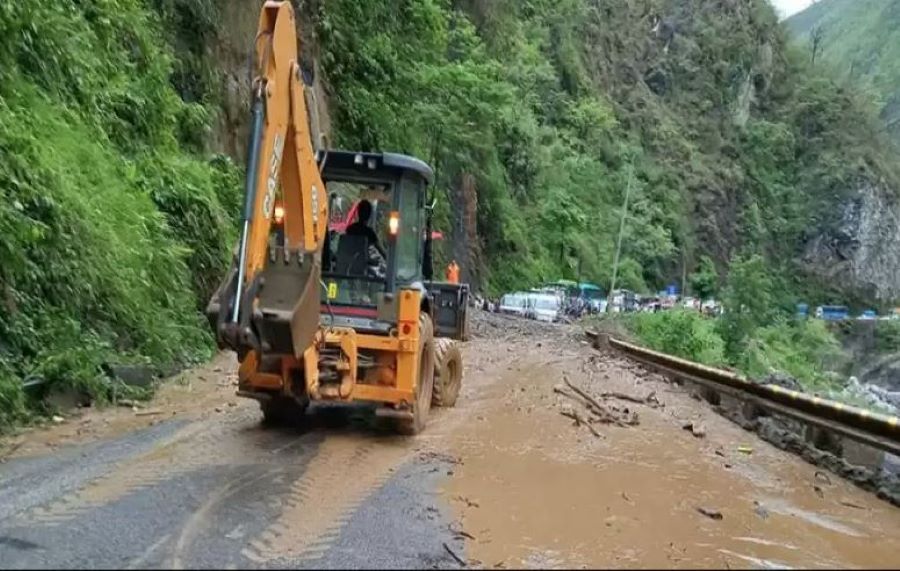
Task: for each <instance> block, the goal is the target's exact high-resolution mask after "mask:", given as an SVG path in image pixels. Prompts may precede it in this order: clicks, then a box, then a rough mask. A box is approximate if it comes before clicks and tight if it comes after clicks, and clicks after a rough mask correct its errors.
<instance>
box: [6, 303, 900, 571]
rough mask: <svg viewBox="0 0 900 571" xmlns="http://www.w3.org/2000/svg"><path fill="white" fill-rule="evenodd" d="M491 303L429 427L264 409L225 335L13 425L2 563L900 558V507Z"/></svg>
mask: <svg viewBox="0 0 900 571" xmlns="http://www.w3.org/2000/svg"><path fill="white" fill-rule="evenodd" d="M477 324H478V326H477V327H476V337H475V338H474V339H473V340H472V341H470V342H468V343H466V344H465V349H464V359H465V367H466V369H465V376H464V388H463V393H462V395H461V396H460V400H459V403H458V405H457V407H456V408H455V409H450V410H437V411H434V410H433V411H432V417H431V420H430V423H429V427H428V429H427V430H426V432H425V433H424V434H422V435H420V436H419V437H416V438H403V437H399V436H394V435H392V434H390V433H387V432H384V431H382V430H380V429H379V428H378V427H377V426H375V425H374V423H373V422H372V420H371V412H370V411H369V410H368V409H365V408H354V409H350V410H348V409H333V408H327V407H318V408H314V409H313V411H312V412H311V414H310V418H309V419H308V420H309V422H308V423H307V426H305V427H304V428H303V429H301V430H299V431H296V430H295V431H282V430H265V429H263V428H262V427H261V426H260V422H259V421H260V413H259V411H258V408H257V406H256V404H255V403H253V402H250V401H244V400H240V399H237V398H236V397H235V396H234V379H235V373H234V361H233V357H230V356H228V355H221V356H219V357H218V358H217V359H216V360H215V361H214V362H213V363H211V364H209V365H208V366H205V367H202V368H199V369H196V370H193V371H190V372H187V373H185V374H183V375H181V376H180V377H179V378H178V379H174V380H172V381H169V382H168V383H166V385H165V386H164V387H163V388H162V389H161V390H160V392H159V394H158V396H157V397H156V398H155V399H154V401H153V402H152V403H150V404H148V405H147V408H145V409H141V410H137V411H133V410H131V409H121V408H119V409H109V410H101V411H88V412H86V413H84V414H81V415H76V414H72V415H70V416H69V418H67V419H66V420H65V421H64V422H63V423H61V424H59V425H57V426H52V427H50V428H48V429H44V430H39V431H31V432H28V433H26V434H24V435H21V436H19V437H16V438H14V439H11V440H8V441H7V442H5V443H2V444H0V451H2V450H4V449H5V450H6V452H5V453H4V452H0V454H5V456H4V457H2V463H0V567H4V568H79V567H96V568H158V567H166V568H197V567H216V568H225V569H228V568H263V567H265V568H270V567H274V568H296V567H301V568H304V567H309V568H322V567H325V568H372V567H375V568H388V567H414V568H459V567H460V566H461V562H462V563H465V564H466V565H467V566H471V567H485V568H502V567H569V568H571V567H579V566H590V567H662V566H664V567H725V566H728V567H742V568H760V567H795V566H799V567H859V566H864V567H897V566H900V510H898V509H897V508H894V507H892V506H890V505H889V504H887V503H884V502H881V501H880V500H878V499H877V498H875V497H874V496H873V495H871V494H869V493H866V492H864V491H861V490H859V489H857V488H855V487H854V486H852V485H851V484H849V483H847V482H844V481H842V480H841V479H839V478H838V477H837V476H834V475H829V476H823V475H822V474H821V473H819V474H817V473H816V469H815V468H814V467H813V466H811V465H808V464H806V463H804V462H803V461H802V460H800V459H798V458H796V457H794V456H791V455H789V454H787V453H785V452H782V451H780V450H777V449H775V448H773V447H772V446H770V445H768V444H766V443H764V442H762V441H760V440H758V439H756V438H755V437H754V436H753V435H752V434H750V433H748V432H744V431H743V430H741V429H740V428H738V427H737V426H735V425H732V424H731V423H729V422H728V421H727V420H725V419H723V418H721V417H719V416H717V415H716V414H715V413H714V412H713V411H712V410H711V409H710V408H709V406H708V405H706V404H705V403H701V402H697V401H695V400H693V399H691V398H690V396H689V395H688V394H687V393H685V392H684V390H683V389H681V388H679V387H677V386H675V385H671V384H669V383H667V382H666V381H665V380H664V379H662V378H660V377H658V376H657V375H654V374H650V373H647V372H646V371H644V370H642V369H641V368H640V367H637V366H635V365H633V364H631V363H628V362H625V361H622V360H621V359H619V358H617V357H614V356H610V355H606V354H600V353H598V352H596V351H594V350H592V349H591V348H590V347H588V346H586V345H585V344H583V343H582V342H581V340H580V338H579V335H578V332H577V331H576V330H575V329H574V328H569V327H566V326H547V325H538V324H536V323H532V322H524V321H519V320H515V319H512V318H504V317H499V316H494V315H485V314H480V313H479V314H478V315H477ZM563 379H568V380H569V381H570V383H571V384H572V386H575V387H578V388H580V389H581V390H584V391H585V392H586V393H587V394H589V395H591V396H593V397H594V398H596V399H602V403H601V406H603V407H604V409H605V410H608V411H609V412H610V414H611V415H612V416H611V418H612V419H613V422H612V423H593V424H590V425H585V424H584V422H581V421H584V420H585V419H586V418H587V417H589V416H590V415H589V414H588V413H587V412H586V409H584V408H581V407H582V406H583V404H582V403H579V401H578V399H577V398H573V397H572V393H571V390H570V389H569V388H568V387H566V386H565V385H563V384H562V383H563V382H564V381H563ZM612 392H616V393H620V394H627V395H631V396H635V397H638V398H639V399H640V398H644V397H646V396H648V395H650V394H651V393H654V394H655V398H654V399H651V400H650V401H648V403H646V404H640V403H634V402H629V401H625V400H621V399H618V398H617V397H614V396H607V397H603V396H602V395H603V394H604V393H612ZM579 411H581V412H579ZM573 417H574V418H575V419H580V420H573ZM686 424H691V425H692V426H693V427H695V428H694V429H693V430H684V429H683V427H684V426H685V425H686ZM595 433H596V434H595ZM748 447H749V450H752V453H751V454H747V453H746V451H747V450H748ZM739 449H742V450H744V452H741V451H739Z"/></svg>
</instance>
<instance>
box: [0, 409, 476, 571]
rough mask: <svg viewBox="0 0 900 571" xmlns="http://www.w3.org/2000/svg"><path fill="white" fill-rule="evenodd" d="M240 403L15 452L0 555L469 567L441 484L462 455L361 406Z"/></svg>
mask: <svg viewBox="0 0 900 571" xmlns="http://www.w3.org/2000/svg"><path fill="white" fill-rule="evenodd" d="M234 412H235V414H232V415H229V416H225V417H223V416H220V417H213V418H212V419H208V420H205V421H198V422H194V423H190V422H181V421H168V422H164V423H161V424H159V425H156V426H154V427H151V428H148V429H143V430H140V431H137V432H134V433H131V434H128V435H126V436H123V437H121V438H118V439H115V440H112V441H106V442H98V443H92V444H86V445H81V446H75V447H71V448H67V449H65V450H63V451H61V452H59V453H57V454H54V455H50V456H45V457H39V458H23V459H15V460H10V461H8V462H7V463H5V464H3V465H2V467H0V470H2V472H0V567H3V568H85V567H91V568H132V569H140V568H159V567H171V568H198V567H217V568H248V567H249V568H261V567H266V568H273V567H274V568H297V567H300V568H323V567H325V568H373V567H374V568H389V567H416V568H444V567H450V568H454V567H458V564H457V562H456V561H455V560H454V559H453V558H452V556H451V555H450V554H449V553H448V551H447V549H446V548H445V546H444V544H445V543H446V544H447V546H448V547H450V548H451V549H452V550H453V551H454V553H457V554H463V553H464V548H463V546H462V543H461V542H460V541H459V540H458V539H456V538H454V535H453V534H452V532H451V531H450V527H449V519H448V516H447V514H445V513H443V512H442V508H441V507H440V503H439V502H438V501H436V499H435V497H434V496H435V490H436V488H437V486H438V485H439V484H440V482H441V481H442V479H443V478H446V476H447V473H448V472H449V471H451V470H452V464H450V463H448V462H446V461H443V460H441V459H440V458H439V457H435V456H434V455H431V456H425V455H421V454H418V455H417V454H416V453H415V451H414V450H412V449H411V448H410V446H409V444H408V442H407V441H399V440H395V437H393V436H389V435H384V434H379V433H378V432H377V431H374V432H373V431H371V430H369V429H368V428H365V427H363V428H357V427H355V426H354V423H353V422H352V420H349V421H348V420H346V419H341V418H338V419H337V423H336V424H337V426H335V423H334V422H331V423H330V424H331V425H330V426H328V427H322V426H319V427H316V426H313V427H311V428H309V429H308V430H307V431H306V432H304V433H300V434H298V433H296V432H290V431H287V432H284V431H277V430H275V431H273V430H266V429H263V428H262V427H261V426H260V425H259V420H258V412H257V411H256V410H255V407H254V406H253V403H249V406H244V405H241V407H240V408H239V409H237V410H236V411H234ZM311 424H315V421H311ZM381 447H385V449H387V450H389V451H390V452H389V453H388V454H386V456H387V458H382V457H381V456H382V455H379V454H378V453H377V450H379V449H380V448H381ZM322 466H327V469H324V470H323V469H322ZM329 472H331V473H329ZM373 472H374V474H373ZM358 482H362V483H358ZM309 496H317V497H309ZM285 514H290V518H291V519H290V520H285V519H284V518H285V517H287V516H286V515H285ZM299 534H302V535H299Z"/></svg>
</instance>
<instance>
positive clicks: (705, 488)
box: [444, 346, 900, 568]
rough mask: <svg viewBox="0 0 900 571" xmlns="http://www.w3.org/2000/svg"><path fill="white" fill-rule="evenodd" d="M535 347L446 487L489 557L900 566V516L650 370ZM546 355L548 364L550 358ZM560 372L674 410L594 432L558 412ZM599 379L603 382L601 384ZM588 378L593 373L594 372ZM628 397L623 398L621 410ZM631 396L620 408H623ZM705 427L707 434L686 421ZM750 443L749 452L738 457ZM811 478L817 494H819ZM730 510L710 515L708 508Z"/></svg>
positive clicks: (489, 397) (464, 447)
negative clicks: (590, 364)
mask: <svg viewBox="0 0 900 571" xmlns="http://www.w3.org/2000/svg"><path fill="white" fill-rule="evenodd" d="M587 351H588V350H586V349H584V350H582V351H581V353H582V354H581V355H580V356H577V357H576V356H572V357H570V358H569V359H566V360H564V361H563V362H561V363H560V362H559V361H558V360H557V361H556V362H555V363H554V362H553V358H554V357H555V356H556V352H555V350H551V349H541V348H537V347H535V346H532V347H529V348H528V350H527V351H524V350H522V351H517V352H518V353H519V354H521V355H523V359H522V361H520V362H519V363H517V364H516V366H515V367H513V368H512V369H511V370H506V371H504V372H503V374H502V377H501V378H500V379H499V380H498V381H497V382H495V383H493V384H492V385H491V386H490V387H485V390H484V391H483V392H482V394H481V395H478V396H475V395H470V397H471V398H473V400H474V401H475V402H472V403H470V406H474V407H476V408H477V409H478V411H477V413H475V414H476V419H477V420H475V421H473V422H469V423H467V424H466V425H465V426H464V427H462V428H461V429H460V430H458V431H457V432H456V433H455V434H454V435H453V436H452V438H451V442H452V444H451V445H450V449H451V450H453V452H454V453H455V454H458V455H459V458H460V460H461V465H460V467H459V468H458V469H457V470H456V471H455V474H454V477H453V478H451V479H450V480H449V481H448V482H447V485H446V489H445V490H444V495H445V497H446V498H447V500H448V501H449V502H450V503H451V504H452V505H453V506H454V509H455V511H456V514H457V516H458V518H459V520H460V526H461V528H462V529H464V530H465V532H466V533H467V534H469V535H471V536H472V537H473V538H474V539H470V540H469V541H468V543H467V549H468V551H467V554H468V556H469V557H470V558H472V559H473V560H474V561H475V563H476V564H479V563H480V564H482V565H484V566H485V567H504V566H506V567H529V568H530V567H542V568H546V567H559V568H571V567H685V568H689V567H719V568H721V567H743V568H760V567H763V568H769V567H807V568H808V567H896V566H897V565H898V564H900V510H897V509H896V508H894V507H892V506H890V505H889V504H887V503H884V502H882V501H880V500H878V499H877V498H875V497H874V496H873V495H871V494H869V493H866V492H864V491H861V490H859V489H857V488H855V487H854V486H852V485H850V484H849V483H847V482H844V481H841V480H839V479H838V478H837V477H835V476H830V477H829V476H823V475H821V474H820V475H819V476H818V477H817V476H816V469H815V468H814V467H813V466H811V465H808V464H806V463H804V462H803V461H802V460H800V459H798V458H796V457H794V456H791V455H789V454H787V453H785V452H782V451H780V450H777V449H775V448H774V447H772V446H770V445H768V444H766V443H763V442H762V441H759V440H758V439H756V438H754V437H753V436H752V435H751V434H749V433H746V432H744V431H742V430H741V429H740V428H738V427H736V426H734V425H732V424H730V423H729V422H728V421H726V420H725V419H723V418H720V417H718V416H716V415H715V414H714V413H712V411H710V410H709V409H708V407H707V406H706V405H705V404H701V403H699V402H696V401H694V400H692V399H690V398H689V397H688V396H687V395H685V394H684V393H683V392H681V390H680V389H678V388H676V387H670V386H668V385H667V384H666V383H665V382H663V380H662V379H659V378H658V377H654V376H652V375H642V377H643V378H641V377H637V376H634V375H632V374H631V373H629V372H628V371H627V370H625V369H624V368H622V367H617V366H615V365H614V364H612V363H603V362H602V361H601V362H599V363H598V364H597V370H596V371H590V372H591V373H592V374H590V375H589V374H587V373H586V372H584V371H582V370H581V367H578V366H576V365H577V363H578V361H579V360H581V361H582V362H583V361H584V359H585V355H584V353H586V352H587ZM548 363H550V364H548ZM563 373H566V374H568V376H569V378H571V379H572V380H573V382H575V383H576V384H580V385H581V386H582V387H585V388H592V389H593V391H591V392H593V393H594V394H599V393H601V392H605V391H613V390H617V391H621V392H625V393H629V394H633V395H636V396H644V395H646V394H648V393H649V391H651V390H656V391H657V394H658V395H659V398H660V400H661V401H663V402H664V403H665V404H666V406H665V408H663V409H658V410H657V409H650V408H648V407H644V406H640V405H636V406H635V405H632V406H634V407H635V410H637V411H638V412H639V415H640V420H641V422H640V424H639V425H638V426H635V427H625V428H622V427H610V426H600V427H598V430H599V431H600V433H601V437H600V438H597V437H595V436H593V435H591V433H590V432H588V431H587V430H586V429H585V428H583V427H582V428H580V429H579V428H577V427H575V426H573V423H572V421H571V420H569V419H568V418H566V417H563V416H561V415H559V408H558V405H559V404H561V403H562V402H564V401H566V400H567V399H565V398H564V397H560V396H556V395H554V394H553V392H552V388H553V386H554V385H555V384H557V383H559V382H560V379H561V377H562V375H563ZM604 377H606V378H604ZM591 378H593V380H592V381H591V382H590V384H589V381H590V380H591ZM621 404H622V403H619V405H620V406H621ZM626 406H627V403H626ZM686 421H693V422H698V423H701V424H702V425H703V426H704V427H705V430H706V434H707V435H706V436H705V437H704V438H702V439H699V438H695V437H694V436H693V435H692V434H691V433H690V432H688V431H685V430H683V429H682V426H683V424H684V423H685V422H686ZM743 446H749V447H750V448H751V450H752V452H751V453H750V454H745V453H742V452H738V448H739V447H743ZM817 487H818V490H817V489H816V488H817ZM699 508H702V509H704V510H706V511H707V512H708V513H712V514H716V513H718V514H721V519H713V518H711V517H708V516H707V515H704V514H702V513H700V511H699Z"/></svg>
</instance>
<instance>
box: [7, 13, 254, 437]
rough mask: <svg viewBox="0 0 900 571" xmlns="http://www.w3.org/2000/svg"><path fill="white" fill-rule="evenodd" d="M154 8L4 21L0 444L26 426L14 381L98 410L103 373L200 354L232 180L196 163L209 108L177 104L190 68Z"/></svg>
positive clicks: (201, 160) (224, 247)
mask: <svg viewBox="0 0 900 571" xmlns="http://www.w3.org/2000/svg"><path fill="white" fill-rule="evenodd" d="M157 7H158V8H159V10H160V11H159V12H156V11H153V10H151V9H150V7H149V6H147V5H145V4H144V3H143V2H140V1H138V0H110V1H102V2H101V1H79V2H75V1H72V0H61V1H58V2H13V3H9V2H6V3H3V4H2V6H0V198H2V200H0V305H2V310H0V430H2V429H3V428H4V426H5V425H8V424H9V423H12V422H16V421H18V420H21V419H22V417H23V416H25V415H26V414H27V412H28V411H27V407H26V400H25V398H24V395H23V390H22V380H23V379H30V380H36V381H43V386H44V387H45V388H52V387H53V386H55V385H60V384H61V385H67V386H70V387H76V388H79V389H83V390H87V391H89V392H92V393H93V394H94V395H95V396H97V397H98V398H100V399H102V398H104V397H105V396H106V395H108V393H109V390H108V389H109V385H108V383H107V382H106V381H105V379H106V376H105V374H104V370H105V369H106V367H108V366H109V365H111V364H117V363H148V364H150V365H151V366H152V367H154V368H167V369H170V368H171V367H173V366H178V365H180V364H183V363H185V362H188V361H191V360H195V359H198V358H203V357H205V356H207V355H208V354H209V352H210V349H211V342H210V337H209V335H208V333H207V331H206V327H205V326H204V324H203V323H202V322H201V320H200V318H199V315H198V312H197V308H198V307H199V305H200V303H201V300H203V299H204V298H206V297H207V296H208V295H209V293H210V289H211V287H212V286H213V284H214V283H215V282H216V281H217V280H218V279H219V275H220V273H221V268H222V266H223V264H225V263H226V262H227V259H228V255H229V253H230V249H231V246H232V244H231V241H232V238H233V232H232V223H231V218H232V215H233V212H234V211H235V210H236V208H235V207H236V205H237V199H238V194H237V191H236V189H237V188H238V187H239V179H238V178H237V177H236V176H235V175H236V170H235V169H234V167H233V166H231V163H230V161H229V160H227V159H225V158H217V159H213V160H212V161H210V160H208V159H206V158H205V157H203V156H201V155H202V154H205V153H204V147H205V137H206V135H205V133H207V132H208V122H209V119H210V117H211V108H210V107H207V105H206V104H205V103H206V101H205V100H204V97H203V94H202V91H200V90H195V93H196V94H197V97H194V98H191V99H182V98H181V97H179V95H178V93H177V92H176V90H175V89H173V84H177V83H179V82H178V72H179V71H181V72H184V73H185V74H186V77H187V75H188V74H189V73H190V72H196V71H198V70H199V68H197V67H193V68H192V67H191V65H190V62H189V61H188V60H187V59H185V58H183V57H182V58H181V59H178V60H175V59H173V55H172V54H173V52H172V50H171V47H170V45H169V44H168V43H167V42H166V39H165V38H166V36H165V34H164V33H163V30H164V29H165V28H166V27H167V24H168V23H170V20H168V18H169V17H171V16H174V12H172V11H170V9H171V8H172V6H171V5H169V3H167V2H162V1H160V2H159V3H158V6H157ZM191 21H192V22H195V23H196V22H198V21H202V20H198V19H191ZM195 29H197V28H196V27H195ZM182 53H183V52H182ZM198 77H199V76H198V75H196V74H195V75H193V76H191V79H184V80H183V82H182V83H184V84H195V83H196V80H197V78H198ZM211 77H213V78H215V77H217V74H216V73H215V72H212V73H211ZM120 394H121V393H120Z"/></svg>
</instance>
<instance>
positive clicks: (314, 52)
mask: <svg viewBox="0 0 900 571" xmlns="http://www.w3.org/2000/svg"><path fill="white" fill-rule="evenodd" d="M262 4H263V2H262V0H221V2H220V4H219V7H218V10H219V12H218V16H219V18H218V30H219V33H218V34H217V37H216V40H215V42H214V44H213V45H211V46H210V47H209V50H210V60H211V63H212V65H214V66H215V67H216V69H217V70H218V71H219V77H220V80H221V92H220V94H219V95H220V97H221V105H220V111H219V114H218V117H217V118H216V122H215V125H214V127H213V132H212V139H213V140H212V143H211V149H212V150H213V151H216V152H222V153H225V154H227V155H229V156H231V157H232V158H234V159H235V160H236V161H239V162H240V164H243V161H244V160H246V153H247V137H248V134H249V113H250V111H249V109H250V85H251V82H252V79H253V66H254V61H253V57H254V56H253V38H254V37H255V36H256V29H257V25H258V20H259V11H260V8H261V7H262ZM295 10H296V11H297V15H298V18H297V24H298V30H297V32H298V34H299V37H300V51H301V62H302V65H303V67H304V69H305V70H312V75H313V87H312V89H309V90H307V106H308V108H309V110H310V114H311V117H310V121H311V123H312V130H313V132H314V133H322V134H323V135H324V136H325V137H326V138H329V137H330V135H331V120H330V114H329V112H328V94H327V91H326V86H325V83H324V81H323V76H322V73H321V72H320V69H319V66H318V46H317V43H316V41H315V33H314V25H313V23H312V21H311V19H310V15H311V14H312V8H310V7H309V6H306V3H301V5H300V6H298V5H297V4H296V3H295Z"/></svg>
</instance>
